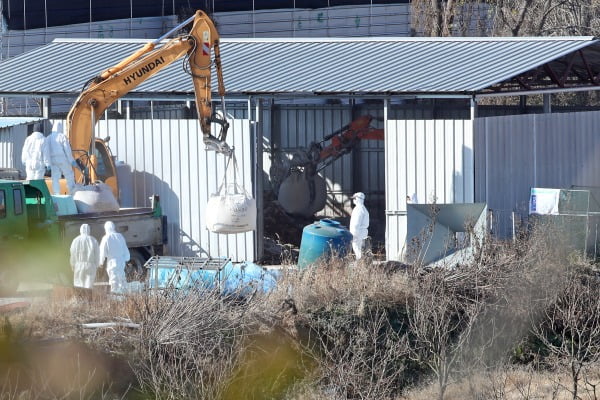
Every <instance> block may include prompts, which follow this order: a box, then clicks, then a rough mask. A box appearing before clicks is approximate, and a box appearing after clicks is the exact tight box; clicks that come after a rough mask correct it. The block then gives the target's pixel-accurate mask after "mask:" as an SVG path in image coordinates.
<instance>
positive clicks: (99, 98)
mask: <svg viewBox="0 0 600 400" xmlns="http://www.w3.org/2000/svg"><path fill="white" fill-rule="evenodd" d="M190 23H192V26H191V28H190V30H189V32H187V33H185V34H182V35H179V36H177V37H175V38H172V39H170V40H168V41H164V42H163V39H165V38H168V37H170V36H171V35H173V34H174V33H175V32H177V31H178V30H179V29H181V28H183V27H185V26H187V25H189V24H190ZM213 51H214V57H212V58H211V53H212V52H213ZM182 57H185V63H184V68H185V70H186V72H187V73H189V74H190V75H191V78H192V81H193V84H194V90H195V96H196V108H197V111H198V117H199V122H200V126H201V130H202V134H203V140H204V143H205V146H206V149H207V150H213V151H216V152H218V153H221V154H224V155H226V156H231V154H232V149H230V148H229V146H228V145H227V143H226V142H225V139H226V136H227V129H228V127H229V125H228V123H227V121H226V119H225V117H224V116H225V115H226V110H225V100H224V95H225V85H224V83H223V76H222V70H221V57H220V51H219V35H218V32H217V30H216V28H215V26H214V24H213V22H212V21H211V20H210V18H209V17H208V16H207V15H206V14H205V13H204V12H202V11H197V12H196V13H195V15H194V16H193V17H191V18H189V19H187V20H186V21H184V22H183V23H181V24H180V25H178V26H177V27H175V28H173V29H172V30H170V31H169V32H167V33H166V34H165V35H163V36H162V37H161V38H159V39H156V40H154V41H152V42H150V43H147V44H146V45H144V46H143V47H142V48H141V49H139V50H138V51H136V52H135V53H134V54H132V55H131V56H129V57H127V58H125V59H124V60H122V61H121V62H119V63H118V64H117V65H115V66H113V67H111V68H108V69H106V70H105V71H103V72H101V73H100V74H99V75H98V76H95V77H93V78H91V79H89V80H88V81H87V82H86V84H85V86H84V88H83V90H82V92H81V94H80V95H79V96H78V98H77V99H76V101H75V102H74V104H73V106H72V108H71V110H70V111H69V113H68V115H67V120H66V126H65V130H66V134H67V136H68V138H69V142H70V144H71V149H72V151H73V156H74V158H75V159H76V160H77V163H78V164H79V166H80V167H81V168H80V170H79V171H77V170H76V171H75V172H76V180H77V181H78V182H80V183H84V184H90V183H95V182H97V181H102V182H104V183H106V184H107V185H109V186H110V188H111V190H112V192H113V194H114V195H115V198H117V199H118V198H119V187H118V181H117V175H116V171H117V169H116V166H115V164H114V158H113V156H112V154H111V152H110V149H109V148H108V146H107V140H103V139H99V138H96V137H95V135H94V129H95V125H96V122H97V119H98V117H99V116H101V115H102V113H103V112H104V111H105V110H106V109H107V108H108V107H110V105H111V104H113V103H114V102H115V101H117V100H118V99H120V98H122V97H123V96H125V95H126V94H127V93H128V92H130V91H131V90H133V89H134V88H136V87H137V86H139V85H140V84H141V83H142V82H144V81H146V80H147V79H148V78H150V77H151V76H153V75H155V74H156V73H158V72H159V71H161V70H162V69H164V68H165V67H167V66H168V65H170V64H172V63H173V62H175V61H176V60H178V59H181V58H182ZM212 65H214V66H215V69H216V72H217V81H218V93H219V95H220V97H221V105H222V115H223V117H222V118H221V117H218V116H216V113H213V108H212V103H211V66H212ZM212 123H216V124H218V125H220V128H221V129H220V133H219V134H218V135H217V136H213V135H212V134H211V124H212ZM99 159H100V160H99ZM100 163H101V165H102V168H99V167H98V166H99V165H100ZM3 177H4V178H8V180H7V179H4V180H3V179H2V178H3ZM51 186H52V182H51V180H49V179H47V180H46V182H45V183H44V181H43V180H31V181H21V180H18V179H16V178H15V177H10V176H8V177H7V176H3V174H2V173H0V254H2V255H3V257H2V263H0V292H3V291H11V290H14V289H15V288H16V284H17V283H18V282H19V281H22V279H23V280H26V279H30V278H31V277H32V275H35V276H34V278H37V279H42V280H43V281H46V282H47V281H49V280H53V279H52V277H58V281H60V282H61V283H65V281H66V282H68V281H70V279H69V275H72V274H70V271H69V263H68V255H69V245H70V243H71V241H72V239H73V238H74V237H75V236H77V235H78V233H79V227H80V226H81V224H83V223H87V224H89V225H90V227H91V231H92V232H91V233H92V235H93V236H95V237H96V239H98V240H100V238H101V237H102V235H103V234H104V231H103V228H102V227H103V225H104V222H105V221H107V220H110V221H113V222H114V223H115V225H116V226H117V230H118V231H120V232H121V233H122V234H123V235H124V236H125V239H126V241H127V245H128V247H129V248H130V253H131V256H132V262H131V264H133V265H135V267H136V268H138V269H139V268H141V265H143V262H144V261H145V259H147V258H148V257H150V256H151V255H154V254H161V252H162V248H163V246H164V244H165V243H166V241H167V237H166V227H165V225H166V217H164V216H163V215H162V211H161V207H160V203H159V199H158V197H157V196H154V197H153V199H152V200H153V201H152V204H151V207H142V208H128V209H120V210H118V211H115V212H101V213H78V214H68V215H67V214H65V215H58V214H59V213H58V212H57V211H59V210H58V208H59V207H58V205H59V204H58V203H56V202H55V198H54V197H53V196H51V195H50V193H51V191H52V188H51ZM65 188H66V185H65V182H64V179H62V180H61V189H62V190H61V193H65V190H64V189H65ZM42 275H44V277H42ZM48 278H50V279H48ZM54 281H55V282H56V280H54Z"/></svg>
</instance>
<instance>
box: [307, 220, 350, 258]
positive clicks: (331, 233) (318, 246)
mask: <svg viewBox="0 0 600 400" xmlns="http://www.w3.org/2000/svg"><path fill="white" fill-rule="evenodd" d="M351 243H352V234H351V233H350V231H348V229H346V227H345V226H343V225H342V224H340V223H339V222H337V221H333V220H331V219H322V220H320V221H317V222H315V223H314V224H310V225H307V226H305V227H304V229H303V230H302V241H301V242H300V255H299V257H298V268H306V267H307V266H309V265H310V264H312V263H314V262H317V261H318V260H325V259H327V258H329V257H330V256H331V254H332V253H334V254H336V255H338V256H340V257H343V256H345V255H346V253H347V252H348V249H349V247H350V244H351Z"/></svg>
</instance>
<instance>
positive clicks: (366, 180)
mask: <svg viewBox="0 0 600 400" xmlns="http://www.w3.org/2000/svg"><path fill="white" fill-rule="evenodd" d="M365 114H370V115H372V116H373V117H375V120H374V121H373V123H372V126H373V127H376V128H377V127H380V128H383V123H382V122H381V121H378V120H377V118H378V117H381V115H382V114H383V108H382V106H373V107H367V106H365V107H358V106H355V107H352V106H350V105H315V106H295V105H278V106H276V107H273V108H272V109H270V110H269V113H267V114H265V115H266V116H267V117H266V118H269V121H270V125H268V126H269V129H270V133H268V134H267V136H268V137H269V140H270V145H271V149H274V150H276V151H282V152H284V153H286V154H293V153H295V152H297V151H303V150H306V149H308V146H309V144H310V143H311V142H313V141H314V142H320V141H321V140H323V138H324V137H325V136H327V135H329V134H331V133H333V132H336V131H338V130H340V129H341V128H342V127H343V126H345V125H347V124H349V123H350V122H351V121H352V120H353V119H354V118H356V117H358V116H361V115H365ZM263 125H264V124H263ZM264 126H267V125H264ZM330 143H331V141H330V140H328V141H325V142H324V143H323V146H327V145H329V144H330ZM383 166H384V144H383V142H378V141H371V140H363V141H361V143H360V145H359V147H358V148H357V149H355V150H353V151H352V152H351V153H350V154H346V155H344V156H342V157H340V158H338V159H337V160H335V161H334V162H333V163H331V164H330V165H329V166H327V167H326V168H325V169H323V170H322V171H321V175H322V176H323V177H324V178H325V180H326V182H327V204H326V206H325V209H324V210H323V211H321V212H320V213H319V214H318V215H327V216H330V217H342V218H343V217H348V216H349V214H350V212H351V211H352V205H351V202H350V197H351V196H352V194H353V193H354V192H357V191H362V192H364V193H365V194H366V195H367V201H366V204H367V206H368V207H369V206H371V208H370V211H372V214H373V216H375V215H377V214H378V213H381V214H382V216H383V210H384V208H383V193H384V188H385V184H384V179H383V176H384V175H383ZM268 170H269V165H267V164H265V171H268ZM378 203H381V204H380V205H378ZM382 222H383V218H382ZM374 226H375V225H374ZM382 237H383V235H382Z"/></svg>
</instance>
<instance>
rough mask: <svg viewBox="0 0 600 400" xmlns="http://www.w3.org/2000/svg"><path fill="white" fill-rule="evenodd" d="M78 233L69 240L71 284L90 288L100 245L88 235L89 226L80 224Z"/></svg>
mask: <svg viewBox="0 0 600 400" xmlns="http://www.w3.org/2000/svg"><path fill="white" fill-rule="evenodd" d="M79 232H80V235H79V236H77V237H76V238H75V239H73V242H71V267H72V268H73V273H74V276H73V285H74V286H76V287H82V288H86V289H91V288H92V287H93V286H94V281H95V280H96V270H97V269H98V266H99V265H100V247H99V246H98V241H97V240H96V238H94V237H93V236H90V226H89V225H88V224H81V227H80V228H79Z"/></svg>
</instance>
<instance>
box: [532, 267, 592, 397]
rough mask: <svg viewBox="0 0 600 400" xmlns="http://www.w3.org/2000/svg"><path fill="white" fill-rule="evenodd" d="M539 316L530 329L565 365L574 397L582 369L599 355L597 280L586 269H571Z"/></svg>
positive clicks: (577, 391) (576, 395) (576, 394)
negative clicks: (562, 285)
mask: <svg viewBox="0 0 600 400" xmlns="http://www.w3.org/2000/svg"><path fill="white" fill-rule="evenodd" d="M543 316H544V319H543V320H542V322H538V323H536V324H534V328H533V332H534V334H535V336H536V337H537V338H538V339H539V340H540V341H541V342H542V343H543V344H544V345H545V346H546V347H547V348H548V350H549V351H550V352H551V354H552V355H554V356H556V358H557V362H559V363H563V364H566V365H567V366H568V369H569V372H570V375H571V388H570V390H569V391H570V392H571V394H572V395H573V399H577V398H579V394H578V393H579V382H580V380H581V379H582V376H581V374H582V370H583V369H584V367H586V366H587V365H589V364H591V363H595V362H597V361H598V360H599V359H600V280H599V279H598V278H597V276H595V275H592V274H589V273H588V272H581V271H577V270H573V271H571V273H570V274H569V275H568V276H567V280H566V282H565V286H564V289H562V290H561V291H560V292H559V293H558V295H557V296H556V298H555V300H554V301H552V302H550V304H549V305H548V307H547V308H546V310H545V312H544V314H543Z"/></svg>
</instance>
